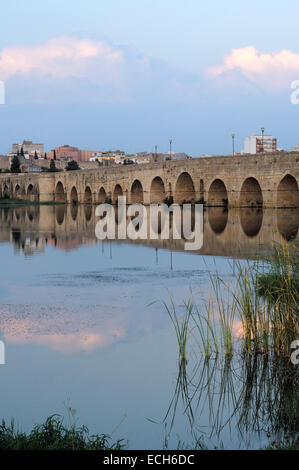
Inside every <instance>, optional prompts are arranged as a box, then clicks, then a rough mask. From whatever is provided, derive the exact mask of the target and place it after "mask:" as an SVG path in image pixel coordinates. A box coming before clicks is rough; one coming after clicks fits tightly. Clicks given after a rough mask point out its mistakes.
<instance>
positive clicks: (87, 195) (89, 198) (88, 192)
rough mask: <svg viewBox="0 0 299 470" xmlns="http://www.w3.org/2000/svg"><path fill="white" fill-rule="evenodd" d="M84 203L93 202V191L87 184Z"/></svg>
mask: <svg viewBox="0 0 299 470" xmlns="http://www.w3.org/2000/svg"><path fill="white" fill-rule="evenodd" d="M84 204H92V192H91V189H90V186H86V188H85V191H84Z"/></svg>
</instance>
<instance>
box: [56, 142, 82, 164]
mask: <svg viewBox="0 0 299 470" xmlns="http://www.w3.org/2000/svg"><path fill="white" fill-rule="evenodd" d="M54 150H55V152H56V158H57V159H58V160H75V161H76V162H78V161H80V157H81V151H80V150H79V149H78V148H77V147H72V146H71V145H62V146H61V147H56V148H55V149H53V150H51V152H50V153H49V155H48V158H50V159H52V158H54Z"/></svg>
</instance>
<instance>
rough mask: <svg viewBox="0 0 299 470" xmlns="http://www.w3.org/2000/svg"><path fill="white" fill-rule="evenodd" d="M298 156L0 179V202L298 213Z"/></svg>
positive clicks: (224, 159) (216, 159)
mask: <svg viewBox="0 0 299 470" xmlns="http://www.w3.org/2000/svg"><path fill="white" fill-rule="evenodd" d="M298 184H299V155H298V154H296V153H277V154H260V155H244V156H234V157H233V156H224V157H207V158H198V159H190V160H184V161H166V162H164V163H161V164H157V163H152V164H146V165H145V164H144V165H126V166H121V167H109V168H100V167H99V169H96V170H78V171H69V172H67V171H64V172H57V173H45V174H40V173H39V174H33V173H25V174H16V175H12V174H2V175H0V197H11V198H20V199H26V200H29V201H36V202H46V201H55V202H60V203H61V202H66V203H73V204H75V203H77V202H78V203H85V204H99V203H103V202H113V203H115V202H117V198H118V196H121V195H123V196H126V197H127V203H143V204H150V203H162V202H163V201H164V200H165V198H169V197H172V198H173V201H174V202H175V203H179V204H181V203H184V202H191V203H194V202H203V201H204V202H205V203H206V205H207V206H228V207H261V206H264V207H299V192H298Z"/></svg>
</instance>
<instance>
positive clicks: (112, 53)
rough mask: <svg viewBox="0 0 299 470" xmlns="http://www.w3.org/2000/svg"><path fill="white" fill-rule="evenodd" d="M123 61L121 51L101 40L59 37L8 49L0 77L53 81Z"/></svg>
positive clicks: (1, 62)
mask: <svg viewBox="0 0 299 470" xmlns="http://www.w3.org/2000/svg"><path fill="white" fill-rule="evenodd" d="M122 62H123V54H122V51H121V50H120V49H118V48H116V47H112V46H110V45H108V44H106V43H104V42H101V41H93V40H91V39H77V38H74V37H67V36H64V37H59V38H55V39H52V40H50V41H48V42H46V43H44V44H40V45H35V46H18V45H16V46H8V47H5V48H4V49H2V51H1V52H0V78H1V79H2V80H8V79H9V78H10V77H11V76H13V75H15V74H21V75H25V76H28V75H35V74H42V75H50V76H51V77H53V78H58V79H61V78H66V77H70V76H72V77H85V76H86V75H88V72H89V71H90V69H91V68H93V67H94V64H95V63H96V64H97V66H98V68H99V71H100V69H101V68H102V69H104V71H107V69H108V70H109V69H111V68H115V67H116V66H119V65H121V64H122Z"/></svg>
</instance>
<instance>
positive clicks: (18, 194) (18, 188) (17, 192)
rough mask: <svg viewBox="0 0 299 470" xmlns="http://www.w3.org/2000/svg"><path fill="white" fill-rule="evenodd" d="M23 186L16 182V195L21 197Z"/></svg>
mask: <svg viewBox="0 0 299 470" xmlns="http://www.w3.org/2000/svg"><path fill="white" fill-rule="evenodd" d="M21 191H22V190H21V186H20V185H19V184H16V186H15V197H20V196H21Z"/></svg>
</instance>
